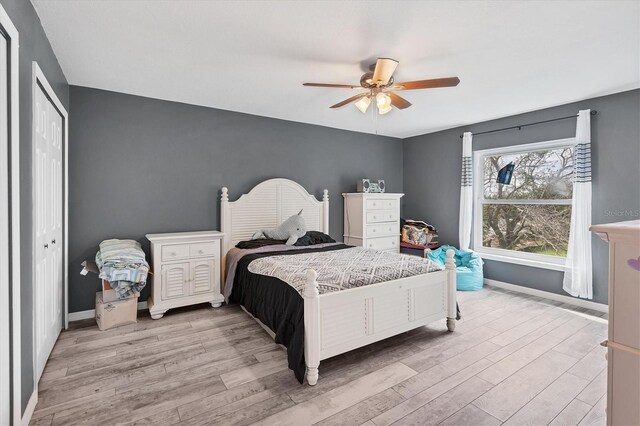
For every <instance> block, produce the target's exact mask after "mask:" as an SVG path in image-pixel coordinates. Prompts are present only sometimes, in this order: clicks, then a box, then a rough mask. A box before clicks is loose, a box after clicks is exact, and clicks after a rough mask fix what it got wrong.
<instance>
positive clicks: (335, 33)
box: [32, 0, 640, 137]
mask: <svg viewBox="0 0 640 426" xmlns="http://www.w3.org/2000/svg"><path fill="white" fill-rule="evenodd" d="M32 2H33V4H34V5H35V7H36V10H37V12H38V15H39V16H40V19H41V20H42V24H43V26H44V29H45V31H46V33H47V35H48V37H49V40H50V41H51V44H52V46H53V49H54V51H55V53H56V55H57V57H58V59H59V61H60V64H61V66H62V69H63V71H64V73H65V75H66V77H67V79H68V81H69V83H70V84H73V85H79V86H87V87H95V88H100V89H106V90H112V91H117V92H123V93H130V94H135V95H142V96H148V97H152V98H159V99H167V100H173V101H179V102H185V103H190V104H196V105H206V106H210V107H214V108H221V109H226V110H232V111H240V112H245V113H249V114H257V115H262V116H268V117H275V118H281V119H285V120H293V121H299V122H304V123H312V124H319V125H323V126H330V127H336V128H340V129H348V130H355V131H359V132H367V133H376V132H377V133H378V134H382V135H389V136H396V137H408V136H413V135H417V134H422V133H429V132H433V131H437V130H441V129H445V128H451V127H456V126H459V125H464V124H471V123H475V122H480V121H485V120H489V119H494V118H499V117H504V116H508V115H513V114H517V113H522V112H526V111H531V110H536V109H540V108H545V107H550V106H554V105H559V104H563V103H568V102H572V101H577V100H581V99H586V98H590V97H594V96H600V95H605V94H610V93H615V92H620V91H624V90H629V89H634V88H637V87H640V75H639V74H640V65H639V61H640V59H639V57H640V19H639V16H640V2H638V1H637V0H632V1H615V0H611V1H588V2H586V1H580V2H578V1H515V0H513V1H398V0H396V1H386V2H385V1H368V2H362V1H335V2H333V1H324V2H320V1H296V2H293V1H190V0H182V1H178V0H174V1H153V0H151V1H147V0H129V1H120V0H114V1H111V0H32ZM378 56H384V57H392V58H395V59H397V60H399V61H400V65H399V67H398V69H397V71H396V74H395V78H396V81H407V80H418V79H427V78H438V77H448V76H458V77H460V80H461V83H460V85H459V86H458V87H455V88H442V89H433V90H418V91H411V92H404V93H403V96H405V97H406V98H407V99H408V100H409V101H410V102H412V103H413V104H414V105H413V106H412V107H411V108H409V109H407V110H404V111H398V110H395V109H394V110H393V111H391V112H390V113H388V114H386V115H384V116H378V117H375V118H374V116H373V115H372V114H367V115H363V114H361V113H360V112H359V111H358V110H357V109H356V108H355V107H354V106H352V105H349V106H346V107H343V108H340V109H335V110H331V109H329V106H330V105H332V104H334V103H336V102H338V101H341V100H343V99H345V98H347V97H349V96H352V95H353V94H355V92H354V90H352V89H325V88H311V87H303V86H302V83H303V82H305V81H311V82H328V83H352V84H358V82H359V79H360V75H361V74H362V73H363V72H364V70H365V65H368V64H369V63H372V62H374V61H375V58H376V57H378Z"/></svg>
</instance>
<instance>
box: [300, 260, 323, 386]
mask: <svg viewBox="0 0 640 426" xmlns="http://www.w3.org/2000/svg"><path fill="white" fill-rule="evenodd" d="M317 277H318V273H317V272H316V271H314V270H313V269H308V270H307V282H306V284H305V287H304V359H305V362H306V364H307V382H309V384H310V385H311V386H313V385H315V384H316V383H318V366H319V365H320V293H319V292H318V283H317V282H316V278H317Z"/></svg>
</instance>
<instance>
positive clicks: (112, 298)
mask: <svg viewBox="0 0 640 426" xmlns="http://www.w3.org/2000/svg"><path fill="white" fill-rule="evenodd" d="M118 300H121V299H120V298H119V297H118V293H116V291H115V290H114V289H112V288H111V284H109V281H107V280H102V302H103V303H107V302H117V301H118Z"/></svg>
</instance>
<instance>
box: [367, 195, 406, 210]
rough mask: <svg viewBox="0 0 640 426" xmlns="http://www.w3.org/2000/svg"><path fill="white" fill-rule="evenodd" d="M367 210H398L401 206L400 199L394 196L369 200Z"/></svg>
mask: <svg viewBox="0 0 640 426" xmlns="http://www.w3.org/2000/svg"><path fill="white" fill-rule="evenodd" d="M365 206H366V208H367V210H384V209H389V210H397V209H399V208H400V200H396V199H394V198H386V199H374V200H367V202H366V204H365Z"/></svg>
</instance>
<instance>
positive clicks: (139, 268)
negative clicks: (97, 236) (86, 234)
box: [96, 239, 149, 299]
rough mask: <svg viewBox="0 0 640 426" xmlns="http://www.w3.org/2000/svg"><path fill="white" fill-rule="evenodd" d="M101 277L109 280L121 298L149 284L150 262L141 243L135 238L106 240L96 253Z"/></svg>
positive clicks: (133, 293) (135, 292) (134, 293)
mask: <svg viewBox="0 0 640 426" xmlns="http://www.w3.org/2000/svg"><path fill="white" fill-rule="evenodd" d="M96 264H97V265H98V268H99V269H100V275H99V276H100V278H102V279H103V280H106V281H109V283H110V284H111V288H113V289H114V290H115V292H116V293H117V295H118V297H119V298H120V299H126V298H127V297H130V296H133V295H136V294H138V293H140V291H141V290H142V289H143V288H144V286H145V285H146V284H147V275H148V274H149V264H148V263H147V261H146V259H145V255H144V251H142V247H141V246H140V243H139V242H137V241H134V240H117V239H113V240H104V241H103V242H101V243H100V251H98V253H97V254H96Z"/></svg>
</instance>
